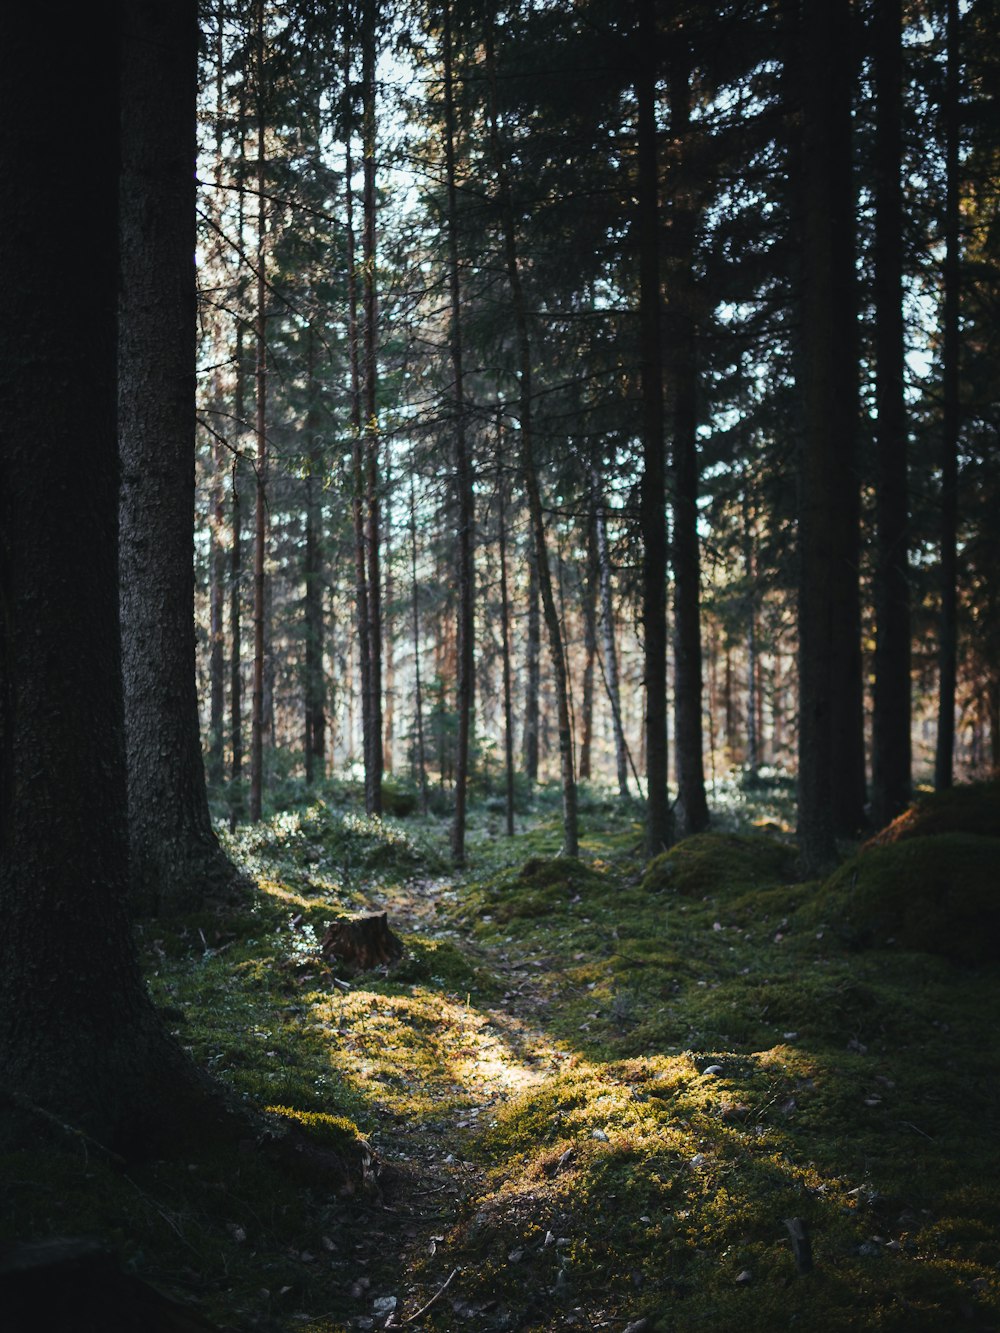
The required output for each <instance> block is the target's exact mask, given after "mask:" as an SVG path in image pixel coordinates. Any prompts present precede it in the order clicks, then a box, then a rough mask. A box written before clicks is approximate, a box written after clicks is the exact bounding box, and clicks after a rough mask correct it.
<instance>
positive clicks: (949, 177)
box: [934, 0, 961, 791]
mask: <svg viewBox="0 0 1000 1333" xmlns="http://www.w3.org/2000/svg"><path fill="white" fill-rule="evenodd" d="M946 24H947V28H946V32H945V41H946V43H947V55H946V60H947V68H946V74H945V95H944V106H943V108H942V120H943V124H944V141H945V142H944V151H945V216H944V243H945V255H944V308H943V311H942V319H941V322H942V330H941V332H942V344H943V347H942V381H943V382H942V386H941V387H942V420H941V569H940V576H939V577H940V586H941V611H940V616H939V622H938V726H937V746H936V749H935V754H934V785H935V787H937V788H938V790H939V791H940V790H941V789H943V788H945V787H950V786H951V784H952V767H953V762H954V752H955V683H956V675H957V658H958V434H959V429H960V419H961V417H960V407H959V396H958V371H959V323H958V321H959V303H960V292H961V288H960V282H961V278H960V269H959V244H960V242H959V189H958V187H959V181H958V168H959V138H960V122H959V104H958V99H959V76H960V73H961V52H960V46H959V42H960V36H959V14H958V0H947V6H946Z"/></svg>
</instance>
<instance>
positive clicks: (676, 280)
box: [666, 39, 708, 834]
mask: <svg viewBox="0 0 1000 1333" xmlns="http://www.w3.org/2000/svg"><path fill="white" fill-rule="evenodd" d="M672 50H673V59H672V60H671V63H670V75H669V92H670V127H671V130H670V135H671V140H672V144H673V157H672V164H671V165H672V168H673V170H672V171H671V172H670V173H669V175H668V180H672V189H671V191H670V229H669V233H668V235H669V238H670V239H669V244H668V251H667V257H666V260H667V262H666V269H667V296H668V305H667V316H668V329H669V345H668V356H667V362H668V365H669V366H670V380H671V387H672V390H673V393H672V397H673V435H674V439H673V446H674V447H673V465H674V504H673V511H674V529H673V557H674V559H673V565H674V733H675V747H676V755H677V760H676V768H677V796H678V806H679V809H680V822H681V827H682V829H683V832H684V833H686V834H691V833H700V832H701V831H702V829H705V828H707V827H708V802H707V800H706V798H705V768H704V760H703V758H702V746H703V740H702V721H701V705H702V699H701V694H702V679H701V586H700V585H701V559H700V552H699V547H698V445H697V439H698V360H697V334H698V331H697V314H696V310H695V298H696V293H695V279H694V264H695V242H696V229H697V215H696V207H697V205H696V202H695V198H694V189H693V182H692V179H691V176H692V165H691V163H690V161H688V160H687V159H688V157H689V154H690V147H691V138H692V135H691V71H690V56H689V54H688V52H687V51H686V50H685V48H684V44H683V42H682V40H681V39H675V41H674V43H673V46H672Z"/></svg>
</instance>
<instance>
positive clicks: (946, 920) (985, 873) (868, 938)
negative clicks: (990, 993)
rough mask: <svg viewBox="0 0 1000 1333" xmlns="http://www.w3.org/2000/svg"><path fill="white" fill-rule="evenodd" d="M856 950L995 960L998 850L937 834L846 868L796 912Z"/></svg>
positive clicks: (981, 841)
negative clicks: (885, 948)
mask: <svg viewBox="0 0 1000 1333" xmlns="http://www.w3.org/2000/svg"><path fill="white" fill-rule="evenodd" d="M799 920H800V921H801V922H803V923H804V924H807V925H808V924H813V925H819V924H821V923H822V924H825V925H829V926H830V927H832V928H833V929H834V930H836V931H837V932H838V933H839V934H840V935H841V936H842V937H843V939H844V940H845V941H846V942H847V943H848V944H849V945H851V946H852V947H855V948H878V947H880V946H882V945H884V944H887V943H889V942H894V943H895V944H896V945H899V946H901V947H903V948H906V949H915V950H919V951H921V952H924V953H933V954H941V955H943V956H944V957H946V958H950V959H952V960H954V961H955V962H960V963H981V962H986V961H988V960H991V959H997V958H1000V876H998V874H997V843H996V840H995V839H993V838H986V837H981V836H978V835H976V834H972V833H940V834H937V835H935V836H929V837H914V838H906V839H904V840H902V841H900V842H896V843H890V844H888V845H886V846H881V847H879V846H875V847H869V848H868V849H867V850H864V851H862V852H859V853H858V855H857V856H854V857H852V858H851V860H849V861H847V862H845V864H844V865H842V866H841V867H840V869H839V870H837V871H836V872H835V873H834V874H833V875H832V876H831V877H830V878H829V879H828V880H827V881H826V882H825V883H824V884H823V885H822V887H821V888H820V889H819V890H818V892H817V893H816V894H815V896H814V897H812V898H811V899H810V900H809V901H808V902H807V903H806V904H805V905H804V906H803V907H802V909H801V910H800V912H799Z"/></svg>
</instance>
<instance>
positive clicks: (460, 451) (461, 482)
mask: <svg viewBox="0 0 1000 1333" xmlns="http://www.w3.org/2000/svg"><path fill="white" fill-rule="evenodd" d="M443 45H444V120H445V135H444V148H445V173H446V186H447V231H448V293H449V299H450V306H451V309H450V328H449V342H450V350H451V370H452V376H453V407H454V414H455V416H454V425H453V429H454V438H455V496H456V499H457V501H458V533H457V537H458V541H457V548H458V549H457V560H456V566H457V574H458V620H457V624H456V638H457V643H458V653H457V656H458V663H457V665H458V734H457V743H456V748H455V818H454V821H453V823H452V830H451V856H452V860H453V861H454V863H455V865H456V866H463V865H464V864H465V803H466V792H467V787H468V780H469V732H470V728H469V722H470V718H471V716H472V695H473V680H474V677H473V651H472V650H473V639H474V620H473V604H472V601H473V598H472V594H473V580H474V574H473V563H472V562H473V555H472V527H473V522H474V509H473V495H472V468H471V465H470V459H469V449H468V443H467V440H466V431H465V390H464V385H463V370H462V318H461V312H462V295H461V286H460V283H459V272H458V194H457V189H456V184H455V91H454V79H453V69H452V66H453V55H452V16H451V5H450V3H449V0H445V4H444V34H443Z"/></svg>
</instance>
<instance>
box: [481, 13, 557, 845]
mask: <svg viewBox="0 0 1000 1333" xmlns="http://www.w3.org/2000/svg"><path fill="white" fill-rule="evenodd" d="M485 45H486V65H487V79H488V84H489V110H488V116H489V128H490V141H491V147H492V151H493V163H494V171H495V173H496V178H497V186H498V190H499V196H500V213H501V220H502V227H503V236H504V257H505V263H506V269H507V280H508V282H509V284H510V294H511V304H512V305H513V314H514V327H515V332H516V338H517V355H518V370H519V379H520V384H519V390H520V402H519V417H520V427H521V429H520V463H521V475H522V478H523V481H524V490H525V498H526V499H527V502H528V518H529V522H530V525H531V534H532V539H533V544H534V551H535V564H536V567H537V572H538V589H539V592H540V594H541V599H542V612H543V615H544V617H545V627H546V630H547V631H548V639H549V652H550V655H551V657H552V671H553V675H554V677H555V690H556V712H557V716H558V729H559V769H560V776H561V785H562V807H563V810H562V813H563V848H562V850H563V854H564V855H565V856H576V855H577V853H578V851H579V829H578V823H579V821H578V815H577V796H576V774H575V770H574V764H573V726H572V721H571V718H570V712H569V679H568V671H567V667H566V654H565V651H564V649H563V636H562V628H561V626H560V623H559V612H558V609H557V607H556V601H555V596H554V594H553V588H552V573H551V569H550V565H549V553H548V547H547V544H546V540H545V521H544V517H543V514H542V498H541V492H540V490H539V486H538V473H537V471H536V466H535V456H534V440H533V436H532V419H531V411H532V387H531V384H532V379H531V374H532V361H531V342H530V338H529V334H528V316H527V309H526V304H525V300H524V292H523V288H522V284H521V267H520V261H519V258H518V253H517V230H516V225H515V221H514V208H513V202H512V199H511V188H510V180H509V176H508V170H507V162H506V158H505V157H504V153H503V148H502V145H501V142H500V126H499V121H498V116H497V92H496V61H495V58H494V52H493V26H492V22H490V21H488V22H487V31H486V43H485Z"/></svg>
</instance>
